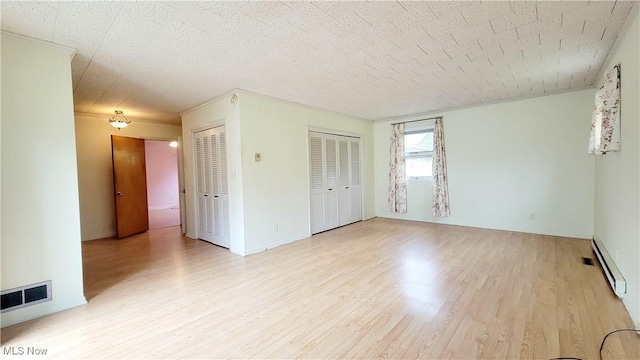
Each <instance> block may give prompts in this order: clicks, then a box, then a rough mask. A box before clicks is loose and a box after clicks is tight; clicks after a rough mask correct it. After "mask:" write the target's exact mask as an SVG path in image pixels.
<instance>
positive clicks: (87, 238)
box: [82, 231, 118, 241]
mask: <svg viewBox="0 0 640 360" xmlns="http://www.w3.org/2000/svg"><path fill="white" fill-rule="evenodd" d="M116 235H118V234H117V233H116V232H115V231H110V232H104V233H101V234H91V235H86V236H83V237H82V241H91V240H99V239H104V238H111V237H115V236H116Z"/></svg>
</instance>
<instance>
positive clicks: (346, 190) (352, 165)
mask: <svg viewBox="0 0 640 360" xmlns="http://www.w3.org/2000/svg"><path fill="white" fill-rule="evenodd" d="M338 144H339V146H338V149H339V158H340V168H339V172H340V186H339V189H340V200H339V202H338V203H339V206H340V226H342V225H347V224H351V223H353V222H356V221H360V220H362V205H361V204H362V194H361V186H360V141H359V139H350V138H347V137H345V138H344V139H340V140H338Z"/></svg>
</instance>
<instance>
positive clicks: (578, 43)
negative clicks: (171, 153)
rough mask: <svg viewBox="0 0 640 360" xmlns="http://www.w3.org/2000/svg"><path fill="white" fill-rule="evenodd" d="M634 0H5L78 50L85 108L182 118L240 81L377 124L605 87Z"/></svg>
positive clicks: (12, 22) (10, 9)
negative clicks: (602, 76)
mask: <svg viewBox="0 0 640 360" xmlns="http://www.w3.org/2000/svg"><path fill="white" fill-rule="evenodd" d="M632 5H633V3H632V2H621V1H617V2H614V1H610V2H597V1H591V2H533V1H532V2H516V1H514V2H508V1H503V2H482V3H480V2H313V3H311V2H277V1H274V2H5V1H3V2H2V5H1V6H2V30H4V31H8V32H12V33H17V34H20V35H25V36H29V37H33V38H37V39H40V40H44V41H49V42H53V43H57V44H61V45H65V46H69V47H73V48H76V49H77V53H76V56H75V58H74V59H73V62H72V71H73V92H74V100H75V110H76V112H77V113H87V114H99V115H105V116H108V115H111V114H112V113H113V110H115V109H121V110H124V111H125V114H127V115H129V116H130V117H134V118H139V119H149V120H156V121H166V122H179V121H180V120H179V115H178V113H179V112H181V111H184V110H188V109H190V108H192V107H194V106H197V105H199V104H202V103H204V102H206V101H208V100H211V99H213V98H215V97H216V96H219V95H221V94H224V93H226V92H229V91H231V90H233V89H235V88H241V89H245V90H250V91H254V92H257V93H261V94H265V95H270V96H274V97H278V98H282V99H287V100H291V101H295V102H299V103H302V104H307V105H311V106H315V107H319V108H323V109H327V110H331V111H335V112H339V113H344V114H349V115H353V116H357V117H361V118H366V119H372V120H376V119H381V118H388V117H396V116H402V115H407V114H414V113H419V112H431V111H439V110H444V109H449V108H457V107H463V106H470V105H477V104H481V103H489V102H496V101H502V100H506V99H514V98H521V97H531V96H537V95H542V94H545V93H553V92H560V91H566V90H571V89H578V88H582V87H587V86H590V85H592V84H593V82H594V80H595V78H596V75H597V73H598V71H599V70H600V67H601V66H602V64H603V62H604V60H605V58H606V56H607V54H608V52H609V49H610V48H611V46H612V45H613V42H614V41H615V39H616V37H617V35H618V33H619V32H620V30H621V28H622V25H623V23H624V21H625V19H626V17H627V15H628V14H629V11H630V9H631V7H632Z"/></svg>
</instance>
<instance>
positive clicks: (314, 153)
mask: <svg viewBox="0 0 640 360" xmlns="http://www.w3.org/2000/svg"><path fill="white" fill-rule="evenodd" d="M309 150H310V151H309V154H310V162H309V163H310V177H311V233H312V234H315V233H318V232H321V231H325V230H329V229H333V228H336V227H338V226H342V225H347V224H351V223H353V222H356V221H360V220H362V186H361V181H360V139H359V138H355V137H349V136H339V135H330V134H325V133H317V132H309Z"/></svg>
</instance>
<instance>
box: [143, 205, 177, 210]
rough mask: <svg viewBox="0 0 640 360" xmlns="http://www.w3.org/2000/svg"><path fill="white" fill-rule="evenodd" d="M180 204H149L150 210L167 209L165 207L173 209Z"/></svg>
mask: <svg viewBox="0 0 640 360" xmlns="http://www.w3.org/2000/svg"><path fill="white" fill-rule="evenodd" d="M177 206H178V205H176V204H171V205H159V206H149V211H153V210H165V209H173V208H174V207H177Z"/></svg>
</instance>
